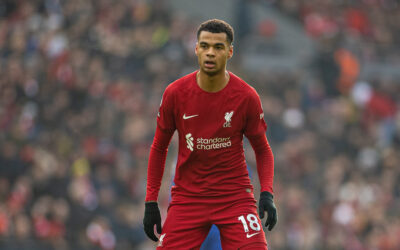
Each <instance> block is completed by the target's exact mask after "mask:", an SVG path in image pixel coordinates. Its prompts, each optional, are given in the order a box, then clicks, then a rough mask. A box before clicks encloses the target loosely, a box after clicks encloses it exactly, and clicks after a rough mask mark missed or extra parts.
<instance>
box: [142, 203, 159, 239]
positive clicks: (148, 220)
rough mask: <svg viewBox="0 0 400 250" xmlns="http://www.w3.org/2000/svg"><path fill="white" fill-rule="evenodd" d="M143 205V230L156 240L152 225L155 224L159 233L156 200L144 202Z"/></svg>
mask: <svg viewBox="0 0 400 250" xmlns="http://www.w3.org/2000/svg"><path fill="white" fill-rule="evenodd" d="M144 205H145V208H144V218H143V226H144V232H145V233H146V234H147V236H148V237H149V238H150V239H152V240H154V241H158V238H157V236H155V234H154V225H157V233H159V234H161V215H160V209H158V204H157V202H146V203H145V204H144Z"/></svg>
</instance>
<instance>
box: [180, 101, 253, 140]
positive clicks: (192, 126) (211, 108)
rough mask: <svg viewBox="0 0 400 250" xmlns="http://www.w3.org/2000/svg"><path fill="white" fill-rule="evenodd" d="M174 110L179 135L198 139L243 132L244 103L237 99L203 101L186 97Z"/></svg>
mask: <svg viewBox="0 0 400 250" xmlns="http://www.w3.org/2000/svg"><path fill="white" fill-rule="evenodd" d="M181 103H182V105H179V106H178V107H179V108H177V109H176V110H175V123H176V125H177V129H178V131H181V132H183V133H185V134H186V133H192V134H196V135H198V136H205V137H212V136H215V135H218V136H230V135H233V134H237V133H239V132H242V131H243V128H244V125H245V122H246V116H245V115H246V112H245V103H244V101H243V100H242V98H238V97H237V96H236V97H235V96H233V97H232V96H222V97H220V98H214V99H212V98H206V97H202V96H187V97H184V98H182V100H181Z"/></svg>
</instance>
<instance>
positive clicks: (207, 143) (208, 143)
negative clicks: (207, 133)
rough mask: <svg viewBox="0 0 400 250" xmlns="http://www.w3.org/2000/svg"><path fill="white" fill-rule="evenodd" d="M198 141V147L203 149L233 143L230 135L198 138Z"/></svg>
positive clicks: (225, 146)
mask: <svg viewBox="0 0 400 250" xmlns="http://www.w3.org/2000/svg"><path fill="white" fill-rule="evenodd" d="M196 142H197V143H196V149H201V150H210V149H219V148H227V147H230V146H231V145H232V142H231V138H230V137H225V138H221V137H216V138H211V139H204V138H197V140H196Z"/></svg>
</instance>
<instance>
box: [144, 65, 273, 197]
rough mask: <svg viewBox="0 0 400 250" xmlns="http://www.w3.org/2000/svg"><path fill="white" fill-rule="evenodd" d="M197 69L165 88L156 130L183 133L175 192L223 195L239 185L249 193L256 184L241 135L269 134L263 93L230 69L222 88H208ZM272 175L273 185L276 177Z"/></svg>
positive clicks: (234, 190) (150, 194)
mask: <svg viewBox="0 0 400 250" xmlns="http://www.w3.org/2000/svg"><path fill="white" fill-rule="evenodd" d="M196 73H197V71H196V72H193V73H191V74H189V75H186V76H185V77H182V78H180V79H178V80H177V81H175V82H173V83H171V84H170V85H169V86H168V87H167V88H166V90H165V92H164V94H163V98H162V101H161V105H160V109H159V114H158V118H157V126H158V129H160V130H161V131H165V132H167V133H168V134H169V135H171V136H172V133H173V132H174V131H175V130H177V131H178V135H179V152H178V160H177V164H176V170H175V179H174V182H175V185H174V186H173V187H172V191H171V193H172V196H173V197H174V196H180V195H182V196H195V197H219V196H223V195H229V194H233V193H237V192H238V191H240V190H243V192H244V190H247V192H248V193H250V192H251V191H250V190H252V189H253V187H252V185H251V182H250V179H249V175H248V171H247V167H246V162H245V155H244V150H243V135H245V136H246V137H254V136H264V137H265V132H266V127H267V126H266V124H265V121H264V114H263V110H262V106H261V102H260V98H259V96H258V94H257V92H256V91H255V89H254V88H252V87H251V86H250V85H248V84H247V83H246V82H244V81H243V80H242V79H240V78H239V77H237V76H236V75H234V74H233V73H231V72H229V75H230V79H229V82H228V84H227V85H226V86H225V87H224V88H223V89H222V90H221V91H218V92H215V93H210V92H206V91H204V90H202V89H201V88H200V87H199V86H198V84H197V81H196ZM168 142H169V141H168ZM272 165H273V163H272ZM268 167H271V168H273V166H268ZM161 170H162V171H163V169H161ZM272 172H273V170H272ZM269 178H270V179H271V180H270V182H271V184H269V185H270V186H272V176H271V177H269ZM148 181H149V179H148ZM158 188H159V187H158ZM147 191H148V192H149V187H148V189H147ZM268 191H270V192H272V190H268ZM154 192H156V193H157V194H154ZM155 195H156V196H157V195H158V190H153V191H152V193H148V194H147V198H146V200H154V199H156V198H157V197H154V196H155Z"/></svg>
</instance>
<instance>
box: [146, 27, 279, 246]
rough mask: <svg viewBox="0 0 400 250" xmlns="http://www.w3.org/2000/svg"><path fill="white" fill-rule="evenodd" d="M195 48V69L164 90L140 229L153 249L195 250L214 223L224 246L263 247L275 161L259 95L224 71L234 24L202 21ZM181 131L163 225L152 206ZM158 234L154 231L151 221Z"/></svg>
mask: <svg viewBox="0 0 400 250" xmlns="http://www.w3.org/2000/svg"><path fill="white" fill-rule="evenodd" d="M197 39H198V41H197V44H196V49H195V53H196V55H197V57H198V63H199V66H200V69H199V70H197V71H195V72H193V73H191V74H189V75H186V76H184V77H182V78H180V79H178V80H177V81H175V82H173V83H171V84H170V85H169V86H168V87H167V88H166V90H165V92H164V95H163V98H162V102H161V105H160V109H159V114H158V117H157V129H156V133H155V137H154V141H153V144H152V146H151V150H150V156H149V164H148V170H147V193H146V201H145V202H146V203H145V213H144V219H143V224H144V230H145V232H146V234H147V236H148V237H149V238H150V239H152V240H154V241H158V240H159V244H158V248H157V249H199V248H200V246H201V243H202V242H203V240H204V239H205V238H206V236H207V234H208V231H209V230H210V227H211V226H212V225H213V224H214V225H216V226H217V227H218V229H219V231H220V234H221V245H222V247H223V249H252V250H254V249H267V242H266V239H265V235H264V231H263V229H262V226H260V225H261V221H260V218H264V212H265V211H267V214H268V218H267V220H266V224H265V226H266V227H267V226H268V229H269V230H271V229H272V228H273V227H274V226H275V224H276V222H277V213H276V208H275V205H274V202H273V190H272V184H273V171H274V161H273V154H272V151H271V148H270V147H269V144H268V141H267V138H266V136H265V132H266V124H265V121H264V115H263V110H262V107H261V102H260V98H259V96H258V94H257V92H256V91H255V90H254V89H253V88H252V87H250V86H249V85H248V84H247V83H245V82H244V81H243V80H242V79H240V78H239V77H237V76H235V75H234V74H233V73H231V72H228V71H227V70H226V63H227V61H228V59H229V58H231V57H232V55H233V46H232V42H233V29H232V27H231V26H230V25H229V24H228V23H226V22H224V21H222V20H217V19H213V20H209V21H206V22H204V23H202V24H201V25H200V27H199V29H198V31H197ZM175 130H177V131H178V135H179V152H178V161H177V165H176V172H175V179H174V183H175V186H173V187H172V190H171V197H172V200H171V203H170V205H169V208H168V214H167V218H166V220H165V223H164V225H163V228H162V230H161V217H160V211H159V208H158V205H157V198H158V192H159V189H160V185H161V179H162V176H163V172H164V166H165V160H166V155H167V149H168V145H169V143H170V140H171V137H172V135H173V133H174V131H175ZM243 135H245V136H246V137H247V138H248V139H249V141H250V143H251V145H252V147H253V149H254V151H255V154H256V161H257V172H258V175H259V179H260V184H261V197H260V201H259V211H258V212H259V216H257V207H256V201H255V199H254V195H253V186H252V185H251V182H250V178H249V175H248V172H247V168H246V162H245V157H244V151H243ZM155 225H156V230H157V232H158V233H159V234H161V235H160V238H159V239H158V238H157V237H156V236H155V234H154V226H155Z"/></svg>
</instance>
